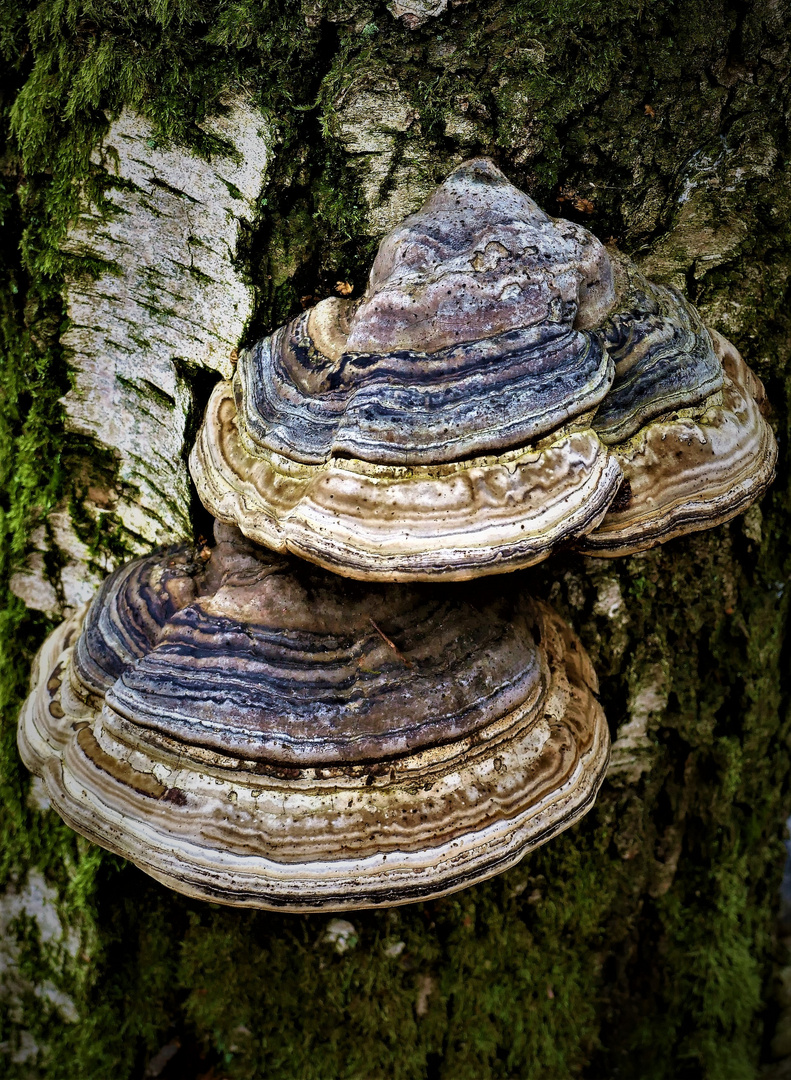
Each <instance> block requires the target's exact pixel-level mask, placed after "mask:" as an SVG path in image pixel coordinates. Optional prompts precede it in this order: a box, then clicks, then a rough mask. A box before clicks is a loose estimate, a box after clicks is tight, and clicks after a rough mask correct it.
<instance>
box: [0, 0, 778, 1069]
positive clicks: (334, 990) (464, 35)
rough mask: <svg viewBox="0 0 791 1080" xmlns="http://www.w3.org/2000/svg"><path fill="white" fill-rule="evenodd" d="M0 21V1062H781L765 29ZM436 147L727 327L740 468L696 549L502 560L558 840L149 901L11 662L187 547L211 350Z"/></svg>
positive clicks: (414, 177)
mask: <svg viewBox="0 0 791 1080" xmlns="http://www.w3.org/2000/svg"><path fill="white" fill-rule="evenodd" d="M6 7H7V9H8V10H7V11H6V13H5V14H4V16H3V19H4V31H3V35H2V38H0V46H1V47H2V49H3V50H4V56H5V60H6V69H7V70H6V75H5V76H4V77H3V82H2V99H1V100H2V118H3V120H2V122H3V127H4V137H5V151H4V157H3V171H2V177H1V179H2V199H3V202H2V205H3V208H4V214H5V218H4V233H5V238H4V243H3V245H2V249H1V253H0V273H1V274H2V287H1V288H2V292H1V298H0V325H1V326H2V334H3V343H4V361H3V367H2V371H1V372H0V486H1V487H2V493H1V494H0V543H2V549H1V550H0V589H2V591H3V598H2V599H0V637H1V638H2V643H0V654H1V655H2V657H3V669H2V681H1V682H0V703H1V704H2V707H3V716H4V720H3V728H2V735H3V741H2V751H0V831H1V832H2V842H1V843H0V888H1V889H2V893H1V894H0V1071H2V1074H3V1075H4V1076H7V1077H8V1078H9V1080H13V1078H17V1077H19V1078H22V1077H46V1078H53V1080H54V1078H60V1077H69V1078H73V1077H79V1078H80V1080H105V1078H107V1077H109V1076H113V1077H119V1078H127V1077H128V1078H130V1080H132V1078H133V1080H138V1078H140V1080H142V1078H143V1077H146V1076H149V1077H155V1076H159V1077H162V1078H165V1080H167V1078H170V1080H175V1078H177V1077H178V1078H184V1080H186V1078H197V1077H200V1076H204V1077H209V1076H210V1077H213V1078H215V1080H218V1078H220V1077H227V1078H229V1080H231V1078H232V1080H236V1078H253V1077H267V1078H270V1080H275V1078H277V1080H281V1078H282V1080H303V1078H305V1080H308V1078H310V1080H313V1078H315V1080H327V1078H334V1077H349V1078H369V1077H370V1078H373V1077H396V1078H419V1077H420V1078H422V1077H426V1078H430V1080H434V1078H446V1080H467V1078H469V1080H480V1078H484V1077H501V1078H519V1080H527V1078H536V1080H538V1078H540V1080H552V1078H558V1080H565V1078H567V1077H569V1076H583V1077H587V1078H590V1080H598V1078H603V1077H607V1078H609V1077H624V1078H632V1077H633V1078H638V1080H643V1078H646V1080H649V1078H651V1080H653V1078H665V1077H667V1078H673V1080H683V1078H696V1077H706V1078H712V1080H715V1078H723V1080H725V1078H742V1077H744V1078H747V1077H755V1076H758V1075H759V1073H761V1072H762V1070H764V1069H766V1070H768V1072H767V1074H766V1075H767V1076H774V1077H776V1078H779V1077H781V1076H782V1075H787V1074H786V1073H785V1072H784V1069H785V1068H786V1066H784V1065H783V1064H782V1060H781V1059H782V1056H783V1054H784V1052H787V1050H791V1015H786V1013H785V1012H784V1011H783V1010H784V1009H785V1007H786V1006H787V1005H788V1006H791V997H788V998H787V999H784V998H783V990H782V985H784V984H782V985H781V989H780V993H779V996H776V974H777V971H778V970H779V969H781V968H782V966H783V964H784V963H786V960H787V957H786V953H785V952H784V947H783V945H782V942H778V939H777V936H776V933H775V921H776V917H777V911H778V907H779V893H778V890H779V884H780V878H781V875H782V871H783V863H784V857H785V852H784V847H783V843H782V839H783V836H784V832H783V828H784V820H785V818H786V817H787V816H788V813H789V810H791V806H790V805H789V801H790V800H789V765H790V764H791V760H790V759H791V751H790V749H789V746H790V745H791V744H790V741H789V740H790V737H791V725H790V722H789V721H790V720H791V717H789V707H788V689H789V685H788V672H789V648H788V641H787V636H786V634H787V630H786V628H787V623H788V604H789V599H788V592H789V588H788V586H789V577H791V551H790V550H789V536H790V535H791V529H790V527H789V526H790V525H791V522H790V521H789V510H790V509H791V505H790V500H789V473H788V462H787V445H788V415H789V408H788V406H789V390H790V389H791V376H790V374H789V372H791V318H789V299H790V298H791V288H790V280H791V165H790V164H789V135H790V134H791V132H790V130H789V129H790V126H791V77H790V76H791V15H790V14H789V12H788V10H787V9H786V8H785V6H784V5H783V4H781V3H779V2H776V0H749V2H745V3H738V4H737V3H727V2H726V0H708V2H707V3H702V2H699V0H681V2H679V3H676V4H673V3H669V2H665V0H657V2H655V3H652V4H650V5H645V4H643V3H640V2H632V0H622V2H615V3H614V2H612V0H589V2H587V3H585V4H583V3H582V2H580V0H515V2H505V0H478V2H477V3H475V4H473V3H471V2H463V0H460V2H458V3H455V4H454V3H451V5H450V6H449V7H448V6H447V5H443V3H442V2H433V3H431V2H429V3H423V2H422V0H403V2H401V0H394V2H393V4H392V5H391V7H392V10H390V9H388V8H387V7H385V6H384V4H373V3H367V2H366V0H348V2H347V3H346V4H344V5H341V4H340V3H339V0H302V2H301V3H300V2H298V0H222V2H221V0H204V2H203V3H201V4H195V5H186V6H182V5H179V4H177V3H175V0H163V3H161V4H157V5H150V4H146V3H144V2H143V0H129V3H127V4H125V5H123V6H120V5H119V6H116V5H113V4H111V3H109V2H107V3H99V4H91V5H88V4H85V5H82V6H80V5H78V4H76V3H75V4H74V6H73V8H72V9H70V10H69V12H63V11H62V8H61V5H60V4H58V3H56V2H55V0H42V3H40V4H39V5H38V6H35V7H34V6H33V5H32V4H31V5H29V6H26V7H25V8H19V7H18V6H17V7H15V9H14V10H13V11H12V10H11V9H10V5H6ZM477 154H488V155H490V156H492V157H493V158H494V159H495V160H496V161H497V163H498V164H499V165H500V166H501V168H503V170H504V171H505V172H506V174H507V175H508V176H509V178H510V179H511V180H512V181H513V182H515V183H517V184H518V185H520V186H521V187H523V188H524V189H525V190H527V191H528V192H529V193H530V194H531V195H533V196H534V198H536V199H537V201H538V202H539V203H540V204H541V205H542V206H543V207H544V208H545V209H546V210H547V211H548V212H549V213H551V214H555V215H562V216H566V217H570V218H572V219H573V220H575V221H579V222H582V223H583V224H584V225H586V227H588V228H590V229H591V230H592V231H593V232H595V233H596V235H598V236H599V237H600V238H602V239H603V240H606V241H610V240H612V241H614V242H616V243H617V244H618V246H619V247H621V248H622V249H623V250H625V251H627V252H628V253H629V254H631V255H632V256H633V257H634V258H635V259H636V260H637V261H638V262H639V263H640V265H641V268H642V269H643V271H644V272H645V273H646V274H648V276H650V277H652V278H653V279H655V280H659V281H664V282H669V283H671V284H674V285H676V286H678V287H679V288H681V289H683V290H684V291H685V293H686V295H687V296H688V297H689V298H690V299H691V300H692V302H693V303H695V304H696V305H697V306H698V308H699V309H700V311H701V312H702V314H703V316H704V318H705V320H706V321H707V323H708V324H709V325H710V326H712V327H714V328H716V329H717V330H720V331H721V332H723V333H724V334H725V335H726V336H727V337H729V338H730V339H731V340H733V341H734V343H735V344H736V345H737V347H738V348H739V349H740V351H741V352H742V354H743V355H744V357H745V359H746V360H747V361H748V363H749V364H750V365H751V366H752V367H753V369H754V370H755V371H756V373H757V374H758V375H759V376H760V377H761V378H762V379H763V380H764V382H765V384H766V387H767V391H768V396H769V400H770V402H771V404H772V407H773V416H772V424H773V427H774V429H775V432H776V434H777V437H778V441H779V444H780V454H781V457H780V467H779V472H778V478H777V481H776V483H775V485H774V487H773V488H772V490H771V491H770V493H769V494H768V496H767V497H766V498H765V499H764V500H763V502H762V503H761V505H760V506H756V507H753V508H752V509H751V510H750V511H748V513H747V514H745V515H744V516H742V517H741V518H738V519H737V520H735V521H734V522H732V523H731V524H730V525H728V526H725V527H722V528H719V529H716V530H713V531H711V532H709V533H701V534H698V535H696V536H692V537H689V538H686V539H681V540H675V541H672V542H670V543H668V544H666V545H664V546H663V547H661V548H658V549H655V550H653V551H650V552H648V553H646V554H645V555H641V556H636V557H632V558H628V559H621V560H613V561H607V560H598V559H592V558H583V557H581V556H578V555H575V554H573V553H559V554H557V555H555V556H553V558H552V559H550V560H549V561H548V562H546V563H545V564H543V565H541V566H539V567H537V568H535V569H534V570H530V571H523V572H521V573H520V575H519V576H520V579H521V580H522V581H523V582H524V583H525V584H526V585H527V586H529V587H530V588H531V589H532V590H533V591H534V592H535V593H536V594H538V595H540V596H542V597H545V598H548V599H549V600H550V601H551V603H552V604H554V605H555V606H556V607H557V608H558V609H559V610H560V611H561V613H562V614H563V615H564V616H565V617H567V618H568V619H569V621H570V622H571V624H572V625H573V626H574V627H575V629H576V630H577V632H578V633H579V634H580V635H581V637H582V639H583V642H584V644H585V646H586V648H587V649H588V650H589V652H590V655H591V657H592V659H593V662H594V664H595V666H596V669H597V671H598V673H599V677H600V680H601V684H602V701H603V703H604V706H605V710H606V712H607V716H608V719H609V722H610V726H611V731H612V736H613V744H614V745H613V756H612V764H611V767H610V771H609V773H608V778H607V780H606V782H605V785H604V787H603V789H602V792H601V794H600V796H599V799H598V802H597V804H596V806H595V808H594V809H593V810H592V811H591V813H590V814H589V815H588V816H587V817H586V818H585V819H584V820H583V821H582V822H581V823H580V824H578V825H576V826H575V827H573V828H572V829H571V830H569V831H568V832H567V833H565V834H563V835H562V836H560V837H558V838H556V839H555V840H553V841H551V843H549V844H548V845H547V846H546V847H544V848H542V849H541V850H539V851H538V852H536V853H534V854H532V855H530V856H528V857H527V858H526V859H525V860H524V861H523V862H522V863H521V864H520V865H519V866H518V867H516V868H515V869H513V870H511V871H509V872H507V873H506V874H503V875H501V876H500V877H498V878H495V879H494V880H492V881H491V882H488V883H486V884H483V885H480V886H477V887H474V888H470V889H467V890H465V891H463V892H461V893H458V894H456V895H454V896H451V897H449V898H447V899H444V900H440V901H436V902H433V903H426V904H418V905H410V906H407V907H403V908H397V909H392V910H389V911H380V912H360V913H356V914H354V915H353V916H352V917H350V918H348V919H346V920H345V924H344V923H341V922H339V921H338V920H333V919H332V918H331V917H329V916H315V917H314V916H310V917H308V916H285V915H273V914H268V913H254V912H247V911H236V910H232V909H226V908H222V907H220V906H217V905H213V904H203V903H199V902H192V901H188V900H185V899H183V898H182V897H180V896H178V895H176V894H173V893H170V892H168V891H167V890H165V889H164V888H162V887H160V886H159V885H157V884H156V883H155V882H153V881H152V880H150V879H148V878H147V877H145V876H144V875H143V874H141V873H140V872H139V871H138V870H136V869H135V868H134V867H133V866H131V865H126V864H124V863H123V862H122V861H121V860H119V859H117V858H115V857H113V856H110V855H108V854H106V853H104V852H102V851H101V850H100V849H98V848H96V847H95V846H93V845H91V844H89V843H88V842H86V841H83V840H82V839H80V838H78V837H76V836H75V835H74V834H73V833H72V832H71V831H70V830H69V829H68V828H67V827H66V826H65V825H63V824H62V823H61V822H60V821H59V819H58V818H57V816H56V815H55V814H54V813H53V811H52V810H50V809H49V808H48V805H47V800H46V796H45V794H44V792H43V788H42V787H41V785H40V784H39V783H38V782H31V780H30V778H29V777H28V776H27V775H26V774H25V772H24V770H23V768H22V767H21V765H20V763H19V761H18V757H17V754H16V749H15V741H14V738H15V726H16V715H17V710H18V708H19V704H20V702H21V700H22V698H23V697H24V694H25V691H26V680H27V673H28V668H29V664H30V660H31V658H32V655H33V654H34V652H35V649H36V648H37V646H38V645H39V644H40V642H41V641H42V640H43V637H44V635H45V634H46V632H47V631H48V629H50V628H51V627H52V625H53V624H54V621H57V620H58V619H59V618H60V617H62V615H63V613H64V612H65V611H66V610H68V609H69V608H70V607H71V606H73V605H75V604H78V603H81V602H82V601H83V600H84V599H86V598H87V597H88V596H90V594H91V592H92V591H93V589H94V588H95V587H96V584H97V583H98V581H99V580H101V578H102V576H103V575H104V574H105V573H106V572H107V571H108V570H109V569H110V568H112V567H113V566H116V565H118V564H119V563H120V562H121V561H123V560H124V559H126V558H129V557H130V556H131V555H133V554H135V553H139V552H142V551H148V550H150V549H151V548H152V546H155V545H157V544H160V543H164V542H169V541H171V540H174V539H178V538H182V537H184V536H189V535H192V534H193V533H195V534H201V533H202V534H204V535H207V530H208V528H209V524H210V523H209V521H208V518H207V515H206V514H205V512H203V511H202V509H201V508H200V506H199V505H198V504H197V502H196V499H195V496H194V492H193V491H192V489H191V486H190V483H189V479H188V474H187V471H186V464H185V460H186V458H185V455H186V451H187V450H188V448H189V446H190V444H191V442H192V439H193V437H194V432H195V426H196V423H197V421H198V419H199V417H200V415H201V412H202V409H203V406H204V404H205V402H206V400H207V397H208V393H209V391H210V389H211V386H212V385H213V382H214V381H215V380H216V379H217V378H218V377H219V376H220V374H227V372H228V371H229V370H230V364H231V358H232V352H233V350H234V349H235V348H237V347H238V346H239V345H243V344H245V343H247V342H249V341H251V340H253V339H254V338H255V337H256V336H260V335H261V334H262V333H264V332H266V331H268V330H270V329H272V328H274V327H275V326H277V325H279V324H280V323H281V322H282V321H283V320H284V319H285V318H287V317H290V316H291V315H293V314H294V313H295V312H297V311H299V310H300V309H301V307H302V306H306V305H308V304H310V303H313V302H315V300H316V299H319V298H321V297H324V296H327V295H331V294H332V293H333V292H334V290H335V288H336V283H338V282H341V283H350V284H352V285H353V286H354V289H355V293H356V294H359V292H360V291H361V289H362V288H363V287H364V281H365V275H366V273H367V269H368V266H369V264H370V260H371V257H372V254H373V252H374V251H375V248H376V244H377V243H378V241H379V239H380V238H381V236H382V235H383V233H384V232H385V231H386V230H387V229H388V228H390V227H391V226H392V225H393V224H395V223H396V222H397V221H399V220H400V219H401V218H402V217H403V216H404V215H405V214H407V213H409V212H411V211H412V210H414V209H415V208H416V207H417V206H418V205H419V204H420V203H421V201H422V200H423V198H424V197H425V196H426V194H427V193H428V191H430V190H431V188H432V187H433V185H434V184H435V183H436V182H438V181H439V180H441V179H442V178H443V177H444V176H445V175H446V174H447V172H448V171H449V170H450V169H451V168H452V167H453V165H455V164H457V163H458V162H460V161H462V160H463V159H465V158H467V157H471V156H474V155H477ZM772 1062H774V1064H772ZM788 1075H791V1073H789V1074H788Z"/></svg>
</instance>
